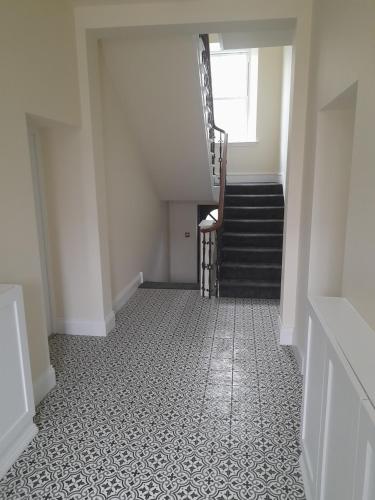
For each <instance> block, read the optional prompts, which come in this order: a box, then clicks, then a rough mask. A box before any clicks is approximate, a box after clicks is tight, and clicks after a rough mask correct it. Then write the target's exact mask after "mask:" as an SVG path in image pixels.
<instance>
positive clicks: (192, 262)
mask: <svg viewBox="0 0 375 500" xmlns="http://www.w3.org/2000/svg"><path fill="white" fill-rule="evenodd" d="M197 206H198V205H197V203H178V202H170V203H169V249H170V251H169V255H170V265H169V269H170V281H172V282H185V283H196V282H197V226H198V223H197V217H198V214H197ZM185 232H188V233H190V237H185Z"/></svg>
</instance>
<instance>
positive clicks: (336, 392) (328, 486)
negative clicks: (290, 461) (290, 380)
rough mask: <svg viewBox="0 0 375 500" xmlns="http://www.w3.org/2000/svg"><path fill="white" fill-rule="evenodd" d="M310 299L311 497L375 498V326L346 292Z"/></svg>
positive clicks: (305, 442)
mask: <svg viewBox="0 0 375 500" xmlns="http://www.w3.org/2000/svg"><path fill="white" fill-rule="evenodd" d="M310 302H311V313H310V319H309V330H308V345H307V360H306V366H305V380H304V407H303V425H302V456H301V466H302V473H303V479H304V483H305V489H306V497H307V500H369V499H375V458H374V450H375V416H374V415H375V410H374V406H373V405H374V402H375V399H374V392H373V378H374V371H375V365H374V364H373V365H372V366H371V364H370V363H369V361H370V358H371V355H372V359H373V356H374V353H375V351H374V346H375V344H374V343H375V332H372V331H371V329H370V328H369V326H368V325H367V324H366V323H365V322H364V321H363V319H362V318H361V316H360V315H359V314H358V313H357V311H356V310H355V309H354V308H353V306H352V305H351V304H350V303H349V302H348V301H347V300H346V299H344V298H336V297H317V298H315V299H313V300H311V301H310ZM362 351H363V352H362Z"/></svg>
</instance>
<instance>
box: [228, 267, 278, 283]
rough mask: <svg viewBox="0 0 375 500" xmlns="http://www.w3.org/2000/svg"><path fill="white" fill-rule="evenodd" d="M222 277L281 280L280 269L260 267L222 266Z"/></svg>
mask: <svg viewBox="0 0 375 500" xmlns="http://www.w3.org/2000/svg"><path fill="white" fill-rule="evenodd" d="M220 279H239V280H240V279H248V280H263V281H277V282H278V283H280V280H281V268H280V269H274V268H271V269H262V268H261V269H259V268H256V267H254V268H242V267H240V268H236V267H222V268H221V270H220Z"/></svg>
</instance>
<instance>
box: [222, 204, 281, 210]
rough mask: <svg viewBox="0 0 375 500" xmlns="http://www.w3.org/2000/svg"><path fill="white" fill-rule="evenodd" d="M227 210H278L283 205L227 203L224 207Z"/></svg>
mask: <svg viewBox="0 0 375 500" xmlns="http://www.w3.org/2000/svg"><path fill="white" fill-rule="evenodd" d="M225 208H226V209H227V210H228V209H230V210H232V209H233V210H271V209H272V210H280V209H281V208H284V207H275V206H272V205H259V206H253V205H250V206H248V207H246V206H244V205H238V206H237V205H229V206H226V207H225Z"/></svg>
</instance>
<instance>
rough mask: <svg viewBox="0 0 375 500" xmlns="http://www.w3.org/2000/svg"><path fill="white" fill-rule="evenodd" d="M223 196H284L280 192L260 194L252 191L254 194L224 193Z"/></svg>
mask: <svg viewBox="0 0 375 500" xmlns="http://www.w3.org/2000/svg"><path fill="white" fill-rule="evenodd" d="M225 196H234V197H236V198H237V197H238V198H241V197H242V198H257V197H259V198H264V197H267V196H270V197H274V196H277V197H279V198H284V195H283V194H281V193H264V194H261V193H254V194H249V193H247V194H246V193H225Z"/></svg>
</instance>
